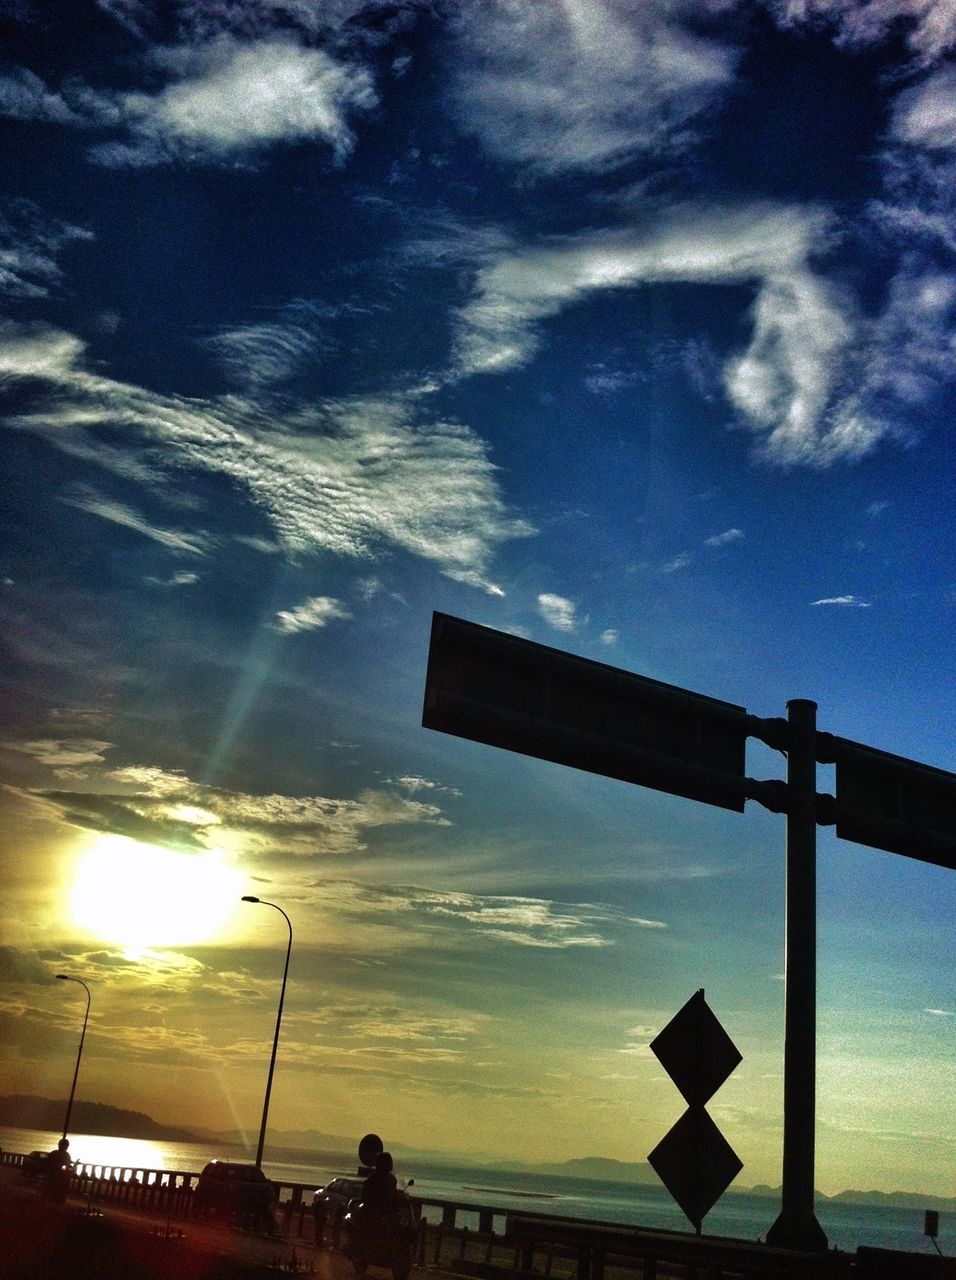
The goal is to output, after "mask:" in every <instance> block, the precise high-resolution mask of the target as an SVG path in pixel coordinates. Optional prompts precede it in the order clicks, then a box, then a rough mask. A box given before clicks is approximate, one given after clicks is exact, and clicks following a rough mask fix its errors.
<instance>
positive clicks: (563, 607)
mask: <svg viewBox="0 0 956 1280" xmlns="http://www.w3.org/2000/svg"><path fill="white" fill-rule="evenodd" d="M538 612H539V613H540V614H541V616H542V618H544V620H545V622H546V623H547V624H548V626H549V627H554V628H555V630H556V631H568V632H570V631H576V630H577V625H578V623H577V608H576V606H575V604H574V601H573V600H568V599H566V598H565V597H564V596H558V595H555V594H554V593H553V592H550V591H544V592H542V593H541V594H540V595H539V596H538Z"/></svg>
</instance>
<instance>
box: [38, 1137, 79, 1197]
mask: <svg viewBox="0 0 956 1280" xmlns="http://www.w3.org/2000/svg"><path fill="white" fill-rule="evenodd" d="M72 1170H73V1160H72V1158H71V1156H70V1140H69V1138H61V1139H60V1141H59V1142H58V1143H57V1144H56V1150H55V1151H51V1152H50V1153H49V1155H48V1156H47V1158H46V1167H45V1169H44V1171H43V1195H44V1198H45V1199H47V1200H55V1201H56V1202H57V1203H58V1204H62V1203H63V1201H64V1200H65V1199H66V1189H67V1187H68V1185H69V1182H70V1174H71V1172H72Z"/></svg>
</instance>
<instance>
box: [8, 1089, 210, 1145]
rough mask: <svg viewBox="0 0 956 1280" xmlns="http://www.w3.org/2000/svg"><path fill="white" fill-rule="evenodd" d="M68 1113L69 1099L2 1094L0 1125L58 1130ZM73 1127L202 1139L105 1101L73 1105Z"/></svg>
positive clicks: (157, 1138) (137, 1135) (171, 1139)
mask: <svg viewBox="0 0 956 1280" xmlns="http://www.w3.org/2000/svg"><path fill="white" fill-rule="evenodd" d="M65 1114H66V1099H65V1098H64V1099H63V1101H62V1102H61V1101H58V1100H57V1099H55V1098H38V1097H35V1096H33V1095H32V1094H15V1095H13V1096H12V1097H0V1125H4V1126H6V1127H7V1128H10V1129H48V1130H53V1131H54V1132H58V1131H59V1130H60V1129H61V1128H62V1126H63V1117H64V1115H65ZM70 1127H71V1129H72V1130H73V1131H75V1132H77V1133H101V1134H104V1135H106V1136H107V1137H110V1138H140V1139H145V1140H147V1141H148V1140H149V1139H153V1140H155V1141H157V1142H201V1141H202V1138H201V1137H200V1136H198V1135H197V1134H195V1133H193V1132H191V1131H190V1130H188V1129H177V1128H171V1127H170V1126H168V1125H164V1124H158V1123H157V1122H156V1121H155V1120H153V1119H152V1118H151V1117H150V1116H147V1115H143V1113H142V1112H140V1111H123V1110H121V1108H119V1107H111V1106H108V1105H107V1104H106V1103H104V1102H84V1101H83V1100H82V1099H79V1098H78V1099H77V1100H76V1101H75V1102H74V1104H73V1112H72V1115H71V1117H70Z"/></svg>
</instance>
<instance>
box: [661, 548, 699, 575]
mask: <svg viewBox="0 0 956 1280" xmlns="http://www.w3.org/2000/svg"><path fill="white" fill-rule="evenodd" d="M693 562H694V557H693V556H692V555H691V554H690V552H689V551H682V552H681V553H680V555H676V556H674V558H673V560H668V561H667V563H666V564H662V565H661V573H667V574H670V573H679V572H680V571H681V569H686V568H687V566H688V565H690V564H693Z"/></svg>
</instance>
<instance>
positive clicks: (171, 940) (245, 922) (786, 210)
mask: <svg viewBox="0 0 956 1280" xmlns="http://www.w3.org/2000/svg"><path fill="white" fill-rule="evenodd" d="M0 23H2V32H3V43H4V49H5V61H4V62H3V64H2V65H0V148H2V156H3V165H2V173H3V195H2V203H0V295H2V317H3V318H2V321H0V382H2V390H3V405H2V420H3V428H4V429H3V437H2V439H3V451H2V466H3V483H2V486H0V522H2V531H3V539H2V546H3V558H2V564H0V576H2V594H0V611H2V612H0V616H2V628H3V640H4V655H5V656H4V663H3V673H2V677H0V689H2V698H3V710H4V722H5V728H4V731H3V739H2V742H0V770H2V777H0V780H2V785H3V789H4V799H5V804H4V811H3V815H2V816H0V833H2V846H0V847H2V859H3V861H2V867H3V878H4V894H3V898H2V903H0V927H2V935H0V939H2V942H3V944H4V951H3V958H4V967H5V970H6V974H5V982H4V985H3V987H2V989H0V1013H2V1018H3V1024H4V1034H3V1036H2V1038H0V1043H2V1045H3V1048H2V1049H0V1084H2V1086H3V1088H4V1091H5V1092H41V1093H47V1094H49V1095H51V1096H56V1095H57V1094H58V1093H62V1092H63V1091H64V1090H65V1088H66V1080H67V1076H68V1073H69V1070H70V1066H71V1063H72V1053H73V1043H74V1040H73V1033H74V1027H75V1023H76V1009H75V1008H74V1007H73V1004H72V1003H71V1001H70V999H69V993H70V990H71V988H69V987H66V986H65V985H64V984H57V983H56V982H55V981H54V980H53V975H54V974H55V973H56V972H61V971H67V972H70V973H75V974H76V975H77V976H80V977H84V978H85V979H86V980H88V981H89V982H90V984H91V987H92V989H93V991H94V1001H93V1016H92V1023H91V1035H90V1039H89V1045H88V1049H87V1053H86V1058H85V1060H84V1075H83V1079H82V1081H81V1089H82V1090H83V1091H85V1092H86V1095H87V1096H89V1097H94V1098H97V1099H98V1100H102V1101H115V1102H116V1103H117V1104H119V1105H125V1106H133V1107H136V1108H138V1109H141V1110H146V1111H148V1112H150V1114H153V1115H155V1116H156V1117H157V1118H159V1119H163V1120H167V1121H170V1122H178V1123H182V1124H189V1123H192V1124H195V1125H210V1126H215V1125H221V1126H223V1127H230V1128H231V1127H241V1128H244V1129H246V1130H247V1131H249V1132H250V1133H251V1134H253V1136H254V1135H255V1132H256V1130H257V1125H258V1118H259V1107H260V1101H261V1090H262V1088H263V1084H264V1074H265V1069H266V1063H267V1051H268V1046H269V1042H270V1039H271V1031H272V1026H273V1018H274V1007H275V999H276V988H277V982H278V978H279V976H280V974H281V959H282V955H281V953H282V948H283V947H284V945H285V941H286V934H285V926H284V923H283V921H282V920H281V919H280V918H279V917H278V914H277V913H276V912H274V911H270V910H268V909H267V908H264V907H261V906H260V907H251V906H247V905H242V904H240V903H239V901H238V899H239V897H240V896H241V894H243V893H254V894H258V895H259V896H260V897H262V898H265V899H268V900H270V901H274V902H276V903H278V904H279V905H281V906H282V907H283V909H284V910H285V911H287V913H288V914H289V916H290V918H291V919H292V920H293V923H294V929H295V947H294V952H293V958H292V967H291V970H290V987H289V996H288V1003H287V1007H286V1013H285V1018H284V1022H283V1039H282V1044H281V1053H280V1063H279V1069H278V1072H277V1077H276V1085H275V1089H274V1093H273V1102H272V1116H273V1122H274V1123H275V1125H276V1127H277V1128H282V1129H291V1128H298V1127H302V1128H307V1127H314V1128H319V1129H324V1130H326V1131H329V1132H334V1133H352V1132H354V1133H355V1134H357V1135H358V1134H359V1133H361V1132H366V1131H368V1130H369V1129H376V1130H378V1131H379V1132H382V1133H383V1134H384V1135H385V1136H386V1137H387V1138H388V1139H389V1141H391V1142H393V1143H401V1142H404V1143H410V1144H414V1145H417V1146H429V1147H434V1148H439V1149H442V1150H444V1151H447V1152H449V1153H451V1154H458V1155H462V1154H468V1155H483V1156H488V1157H493V1156H508V1157H514V1156H520V1155H527V1154H528V1153H529V1135H534V1138H533V1150H534V1152H535V1154H536V1155H537V1156H538V1157H539V1158H542V1159H549V1160H550V1159H565V1158H570V1157H574V1156H579V1155H588V1154H595V1155H606V1156H611V1157H615V1158H618V1159H637V1160H640V1159H644V1158H645V1157H646V1155H647V1153H648V1152H649V1151H650V1150H651V1149H652V1148H653V1147H654V1146H655V1145H656V1143H657V1141H658V1140H659V1138H660V1137H661V1136H662V1135H663V1133H664V1132H665V1131H666V1129H667V1128H669V1127H670V1125H671V1124H672V1123H673V1122H674V1121H675V1120H676V1119H677V1118H678V1116H679V1114H680V1111H681V1109H682V1104H681V1101H680V1098H679V1095H678V1094H677V1092H676V1090H675V1089H674V1088H673V1086H672V1085H671V1084H670V1082H669V1081H668V1080H667V1079H666V1077H665V1076H664V1074H663V1072H662V1070H661V1069H660V1067H659V1065H658V1064H657V1062H656V1060H655V1059H654V1057H653V1055H652V1054H651V1053H650V1051H649V1049H648V1045H649V1042H650V1040H651V1039H653V1037H654V1035H655V1034H656V1032H657V1031H658V1030H659V1029H660V1028H661V1027H662V1026H663V1025H664V1024H665V1023H666V1022H667V1021H668V1020H669V1018H670V1017H671V1016H672V1014H673V1013H674V1012H675V1011H676V1010H677V1009H678V1008H679V1007H680V1006H681V1005H682V1004H683V1003H684V1002H685V1000H686V999H687V998H688V997H689V996H690V995H691V994H693V992H694V991H695V990H696V989H697V988H699V987H701V986H703V987H704V988H705V990H706V992H707V998H708V1001H709V1003H710V1004H711V1006H712V1008H713V1009H714V1011H715V1012H716V1013H717V1015H718V1017H719V1018H720V1019H721V1021H722V1022H723V1024H724V1025H725V1027H726V1028H727V1030H728V1032H729V1033H730V1035H731V1036H732V1038H733V1039H734V1040H735V1042H736V1043H737V1044H738V1046H739V1047H740V1049H741V1051H742V1053H743V1055H744V1060H743V1063H742V1064H741V1066H740V1067H739V1068H738V1070H737V1071H736V1072H735V1073H734V1075H733V1077H732V1078H731V1080H730V1081H728V1083H727V1084H726V1085H725V1086H724V1087H723V1089H722V1090H721V1091H720V1093H719V1094H718V1095H717V1096H716V1097H715V1099H714V1101H713V1103H712V1104H711V1111H712V1113H713V1114H714V1116H715V1118H716V1119H717V1120H718V1123H719V1124H720V1126H721V1128H722V1130H723V1132H724V1133H725V1134H726V1136H727V1137H728V1139H729V1140H730V1141H731V1143H732V1145H733V1146H734V1147H735V1149H736V1150H737V1152H738V1154H739V1155H740V1157H741V1159H742V1160H743V1162H744V1170H743V1172H742V1174H741V1175H740V1178H739V1179H738V1181H739V1182H741V1183H742V1184H744V1185H750V1184H753V1183H757V1182H769V1183H774V1182H777V1181H779V1163H780V1136H781V1109H782V1108H781V1090H782V1078H781V1067H782V1030H783V983H782V971H783V908H784V901H783V872H784V850H783V842H784V828H783V820H782V819H781V818H779V817H776V816H774V815H771V814H768V813H765V812H763V811H762V810H760V809H759V807H757V806H755V805H753V804H750V805H748V808H747V812H746V813H745V814H743V815H739V814H733V813H724V812H722V811H719V810H715V809H711V808H708V807H706V806H703V805H698V804H695V803H694V802H691V801H687V800H681V799H677V798H674V797H669V796H664V795H660V794H656V793H654V792H651V791H647V790H643V789H639V788H635V787H629V786H626V785H623V784H621V783H617V782H612V781H610V780H608V779H604V778H599V777H593V776H588V775H585V774H582V773H575V772H572V771H569V770H566V769H562V768H560V767H558V766H555V765H550V764H545V763H543V762H540V761H534V760H529V759H525V758H522V757H518V756H513V755H510V754H508V753H505V752H501V751H496V750H493V749H491V748H488V747H483V746H479V745H477V744H474V743H469V742H465V741H460V740H457V739H453V738H450V737H447V736H444V735H439V734H436V733H433V732H429V731H426V730H424V729H422V728H421V726H420V717H421V701H422V692H423V685H424V670H425V661H426V654H427V646H428V635H429V628H430V621H431V614H432V611H433V610H436V609H437V610H440V611H443V612H447V613H451V614H455V615H458V616H461V617H464V618H469V619H472V620H474V621H476V622H480V623H482V624H485V625H487V626H491V627H495V628H498V629H500V630H505V631H510V632H513V633H515V634H517V635H521V636H526V637H528V638H531V639H533V640H536V641H538V642H540V643H544V644H548V645H551V646H553V647H557V648H566V649H568V650H571V651H573V652H575V653H579V654H582V655H584V656H586V657H589V658H592V659H596V660H599V661H603V662H607V663H610V664H612V665H615V666H620V667H624V668H626V669H628V670H631V671H636V672H640V673H642V674H644V675H648V676H651V677H653V678H655V679H659V680H664V681H667V682H668V683H671V684H676V685H681V686H683V687H686V688H689V689H693V690H696V691H698V692H701V693H705V694H709V695H711V696H714V697H718V698H722V699H726V700H727V701H731V702H734V703H739V704H742V705H745V706H746V707H747V708H748V710H750V711H752V712H754V713H756V714H758V715H761V716H782V715H784V714H785V709H786V703H787V701H788V699H791V698H811V699H814V700H815V701H817V702H818V704H819V708H820V710H819V725H820V727H821V728H822V729H826V730H829V731H831V732H834V733H838V734H841V735H843V736H846V737H849V738H853V739H856V740H858V741H861V742H865V743H869V744H870V745H873V746H876V747H879V748H881V749H883V750H887V751H891V752H895V753H897V754H900V755H904V756H911V757H913V758H916V759H918V760H922V761H924V762H926V763H928V764H932V765H935V766H937V767H939V768H943V769H953V768H954V761H956V732H954V727H953V724H954V721H953V700H952V675H951V668H952V660H951V654H952V638H953V621H954V612H956V575H954V569H953V545H954V533H956V515H954V504H953V501H952V492H953V480H954V475H953V463H952V456H953V453H952V420H953V408H954V394H953V382H954V372H956V348H954V345H953V331H954V329H953V315H954V309H956V266H954V262H953V255H954V247H956V209H954V202H953V191H954V190H956V186H954V183H953V177H954V171H956V161H954V150H956V74H954V70H953V66H952V63H951V61H949V59H950V56H951V54H952V49H953V46H954V44H956V18H954V15H953V13H952V12H951V11H950V9H949V7H948V6H944V5H940V4H937V3H932V2H931V0H870V3H865V4H861V3H853V2H851V0H803V2H802V3H801V2H798V0H789V2H788V0H779V2H778V3H770V2H769V0H768V2H767V3H763V4H761V3H735V2H734V0H707V2H704V3H701V0H696V2H695V3H683V2H682V0H670V2H669V3H664V2H663V0H660V2H656V0H641V2H637V0H600V2H599V0H563V2H561V3H559V2H558V0H548V2H547V3H540V4H533V5H532V4H529V3H526V2H523V0H487V2H486V0H481V2H478V0H475V2H474V3H469V4H467V5H461V4H453V3H442V2H441V0H433V3H415V2H412V0H408V2H407V3H401V2H399V3H390V4H384V3H376V2H372V3H361V2H360V0H332V2H329V3H324V4H316V3H307V2H306V0H287V2H286V3H281V4H271V3H267V2H265V0H256V2H255V3H253V2H252V0H231V2H230V3H220V4H212V3H179V4H164V5H159V4H152V3H148V2H147V0H100V2H99V3H90V4H80V3H66V4H58V5H55V6H52V5H46V4H39V3H36V4H33V3H30V2H29V0H21V2H13V3H7V4H5V5H4V6H3V8H2V12H0ZM748 767H749V769H750V771H751V772H752V773H755V774H756V775H758V776H762V777H768V778H769V777H780V776H783V775H782V771H783V768H784V762H783V760H782V759H781V758H780V757H778V756H775V755H774V753H772V752H771V751H769V749H765V748H762V747H760V746H759V744H756V745H755V744H751V750H750V755H749V757H748ZM819 784H820V789H821V790H832V785H833V783H832V771H830V770H827V769H826V768H821V769H820V778H819ZM819 876H820V903H819V933H820V955H819V1000H820V1007H819V1028H818V1030H819V1040H818V1044H819V1067H818V1070H819V1090H818V1103H819V1106H818V1168H817V1184H818V1186H820V1187H821V1188H823V1189H825V1190H828V1191H835V1190H838V1189H840V1188H841V1187H846V1186H858V1187H878V1188H882V1189H886V1190H889V1189H893V1188H896V1187H906V1188H911V1189H916V1190H925V1191H927V1192H934V1191H935V1192H937V1193H941V1194H953V1184H952V1142H953V1137H954V1133H953V1119H952V1117H953V1112H954V1107H953V1103H954V1099H956V1075H954V1067H953V1060H954V1058H953V1042H954V1034H956V990H954V987H953V974H952V964H951V957H952V954H953V947H954V926H953V923H952V921H953V918H954V910H953V907H954V888H953V883H952V874H951V873H950V872H948V871H946V870H944V869H942V868H939V867H935V866H931V865H928V864H924V863H921V862H918V861H914V860H911V859H906V858H902V857H899V856H896V855H890V854H886V853H880V852H878V851H875V850H871V849H865V848H862V847H860V846H856V845H852V844H848V843H846V842H840V841H837V840H836V839H835V837H834V836H833V834H832V832H831V831H821V835H820V854H819Z"/></svg>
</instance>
